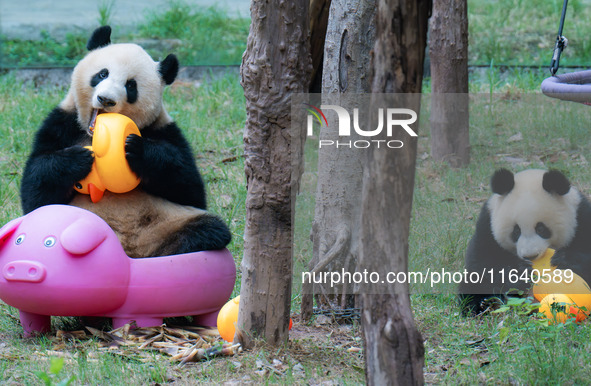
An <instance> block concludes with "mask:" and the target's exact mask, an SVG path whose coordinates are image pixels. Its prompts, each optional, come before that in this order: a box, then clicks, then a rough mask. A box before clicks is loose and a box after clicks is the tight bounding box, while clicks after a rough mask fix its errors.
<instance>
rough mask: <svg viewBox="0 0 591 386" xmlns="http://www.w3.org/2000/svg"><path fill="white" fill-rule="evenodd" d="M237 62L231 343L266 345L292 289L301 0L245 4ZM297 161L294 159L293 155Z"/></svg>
mask: <svg viewBox="0 0 591 386" xmlns="http://www.w3.org/2000/svg"><path fill="white" fill-rule="evenodd" d="M251 18H252V22H251V26H250V33H249V36H248V42H247V48H246V52H245V53H244V56H243V59H242V66H241V76H242V81H241V84H242V87H243V88H244V95H245V97H246V111H247V119H246V127H245V130H244V153H245V157H246V158H245V173H246V183H247V195H246V225H245V231H244V256H243V259H242V287H241V290H240V310H239V315H238V325H237V326H238V330H239V331H240V333H239V334H238V335H237V337H236V338H237V339H238V340H240V341H241V342H242V344H243V345H244V346H245V347H247V348H248V347H251V346H252V344H253V343H254V342H253V340H254V339H255V338H257V337H258V338H263V339H265V340H266V342H267V343H269V344H272V345H280V344H283V343H284V342H285V341H286V340H287V338H288V325H289V313H290V305H291V281H292V239H293V236H292V213H293V208H294V203H295V202H294V199H293V197H292V187H293V182H292V178H291V177H292V176H291V172H292V151H293V149H292V146H291V133H290V129H291V105H290V98H291V97H292V95H293V94H294V93H303V92H306V91H307V90H308V83H309V78H310V72H311V65H310V52H309V40H308V39H309V36H308V31H309V30H308V0H296V1H289V2H287V1H286V2H274V1H265V2H263V1H252V2H251ZM293 157H294V158H295V159H296V160H297V158H298V155H296V154H293Z"/></svg>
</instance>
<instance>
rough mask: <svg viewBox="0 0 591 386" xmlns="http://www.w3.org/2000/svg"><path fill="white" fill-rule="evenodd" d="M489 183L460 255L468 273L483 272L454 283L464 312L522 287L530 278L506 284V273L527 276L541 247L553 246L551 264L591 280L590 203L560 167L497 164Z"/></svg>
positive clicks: (524, 288) (475, 311)
mask: <svg viewBox="0 0 591 386" xmlns="http://www.w3.org/2000/svg"><path fill="white" fill-rule="evenodd" d="M491 188H492V192H493V195H492V196H491V197H490V198H489V199H488V201H487V202H486V203H485V204H484V206H483V207H482V210H481V212H480V216H479V218H478V222H477V224H476V233H475V234H474V236H473V237H472V239H471V240H470V243H469V245H468V249H467V251H466V260H465V268H466V270H467V271H468V273H470V272H477V273H478V275H482V273H483V272H485V277H484V279H483V281H482V283H476V284H472V283H470V282H463V283H461V284H460V288H459V293H460V299H461V301H462V313H463V314H464V315H469V314H472V315H474V314H479V313H481V312H482V311H484V310H485V309H486V301H487V299H491V298H494V297H499V298H501V299H502V298H503V296H504V295H505V294H506V293H507V292H508V291H510V290H513V289H516V290H520V291H524V292H527V291H528V290H529V288H530V286H531V283H527V282H525V281H523V280H519V281H518V282H517V283H509V277H508V273H509V271H510V270H516V271H514V272H516V273H517V274H518V275H519V276H521V274H522V273H523V272H524V271H525V272H526V275H527V272H528V270H529V269H530V268H531V262H532V260H535V258H536V257H538V256H539V255H540V254H541V253H542V252H544V251H545V250H546V249H547V248H554V249H556V253H555V254H554V256H553V257H552V261H551V263H552V265H555V266H557V268H560V269H572V270H573V271H574V272H575V273H577V274H578V275H580V276H581V277H582V278H583V279H584V280H585V281H586V282H587V283H591V204H590V203H589V201H588V200H587V198H586V197H585V196H583V194H581V193H580V192H579V191H578V190H577V189H576V188H574V187H573V186H571V184H570V182H569V181H568V179H567V178H566V177H565V176H564V175H563V174H562V173H561V172H559V171H556V170H552V171H544V170H525V171H522V172H519V173H517V174H515V175H513V173H512V172H510V171H509V170H507V169H500V170H497V171H496V172H495V173H494V175H493V176H492V179H491ZM490 270H492V272H493V278H494V280H493V281H492V282H491V280H490V278H491V276H490ZM501 270H504V282H505V283H504V284H503V283H502V280H503V277H501V273H500V271H501ZM513 277H514V278H515V276H513Z"/></svg>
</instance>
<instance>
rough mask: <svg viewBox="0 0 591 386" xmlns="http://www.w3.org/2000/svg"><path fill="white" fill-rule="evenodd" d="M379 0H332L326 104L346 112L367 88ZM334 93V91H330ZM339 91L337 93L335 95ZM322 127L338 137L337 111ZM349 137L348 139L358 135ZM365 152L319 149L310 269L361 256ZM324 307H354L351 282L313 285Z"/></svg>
mask: <svg viewBox="0 0 591 386" xmlns="http://www.w3.org/2000/svg"><path fill="white" fill-rule="evenodd" d="M375 10H376V3H375V1H359V0H332V3H331V6H330V17H329V21H328V28H327V33H326V41H325V44H324V66H323V70H322V72H323V74H324V75H323V78H322V93H323V95H324V96H328V98H330V100H327V99H326V98H325V99H324V100H323V101H322V103H323V104H329V105H330V104H336V105H339V106H341V107H344V108H345V109H347V110H348V111H353V108H354V107H357V103H358V99H359V98H358V94H360V93H369V92H370V85H369V67H370V52H371V50H372V49H373V44H374V42H375V25H374V21H375ZM328 94H330V95H328ZM337 94H338V95H337ZM327 119H328V121H329V123H328V125H327V126H326V127H322V129H321V131H320V136H319V138H320V140H334V141H337V140H338V139H339V138H338V122H337V119H336V115H335V114H330V113H327ZM354 139H355V138H349V139H348V140H354ZM362 153H363V152H362V151H358V150H357V149H343V148H335V147H331V148H324V149H321V150H319V152H318V183H317V187H316V208H315V213H314V223H313V225H312V241H313V243H314V248H313V257H312V260H311V261H310V264H309V269H310V271H312V272H324V271H333V270H335V269H337V268H338V269H339V270H340V269H341V268H344V270H345V271H348V272H352V271H354V270H355V268H356V265H357V261H358V255H359V252H358V247H359V221H360V213H361V212H360V209H361V195H360V192H361V176H362V169H361V166H362V158H361V157H362V155H363V154H362ZM315 290H316V291H314V292H315V296H316V299H317V303H318V305H319V307H320V308H324V309H344V308H350V307H354V306H355V298H354V295H353V292H352V288H351V287H347V286H341V287H339V288H333V289H332V290H331V288H329V286H328V284H327V283H324V285H320V284H319V285H317V286H315ZM312 292H313V291H312V289H311V286H308V285H304V290H303V294H302V308H301V310H302V317H303V319H304V320H306V319H308V318H309V317H310V315H311V313H312V308H313V301H312Z"/></svg>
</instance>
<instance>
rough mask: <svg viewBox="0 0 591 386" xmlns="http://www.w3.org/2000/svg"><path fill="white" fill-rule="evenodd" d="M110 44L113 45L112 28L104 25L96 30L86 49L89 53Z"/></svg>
mask: <svg viewBox="0 0 591 386" xmlns="http://www.w3.org/2000/svg"><path fill="white" fill-rule="evenodd" d="M109 44H111V27H109V26H108V25H104V26H102V27H99V28H97V29H95V30H94V32H93V33H92V36H90V39H88V43H86V48H87V49H88V51H92V50H96V49H97V48H100V47H104V46H108V45H109Z"/></svg>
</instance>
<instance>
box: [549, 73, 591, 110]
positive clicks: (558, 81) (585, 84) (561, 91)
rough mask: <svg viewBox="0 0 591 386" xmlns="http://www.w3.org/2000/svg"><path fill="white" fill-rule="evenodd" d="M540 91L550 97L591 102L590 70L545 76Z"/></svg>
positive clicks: (585, 102)
mask: <svg viewBox="0 0 591 386" xmlns="http://www.w3.org/2000/svg"><path fill="white" fill-rule="evenodd" d="M542 92H543V93H544V95H546V96H549V97H551V98H557V99H561V100H564V101H571V102H579V103H584V104H591V70H587V71H577V72H571V73H567V74H561V75H555V76H552V77H550V78H546V79H544V81H543V82H542Z"/></svg>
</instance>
